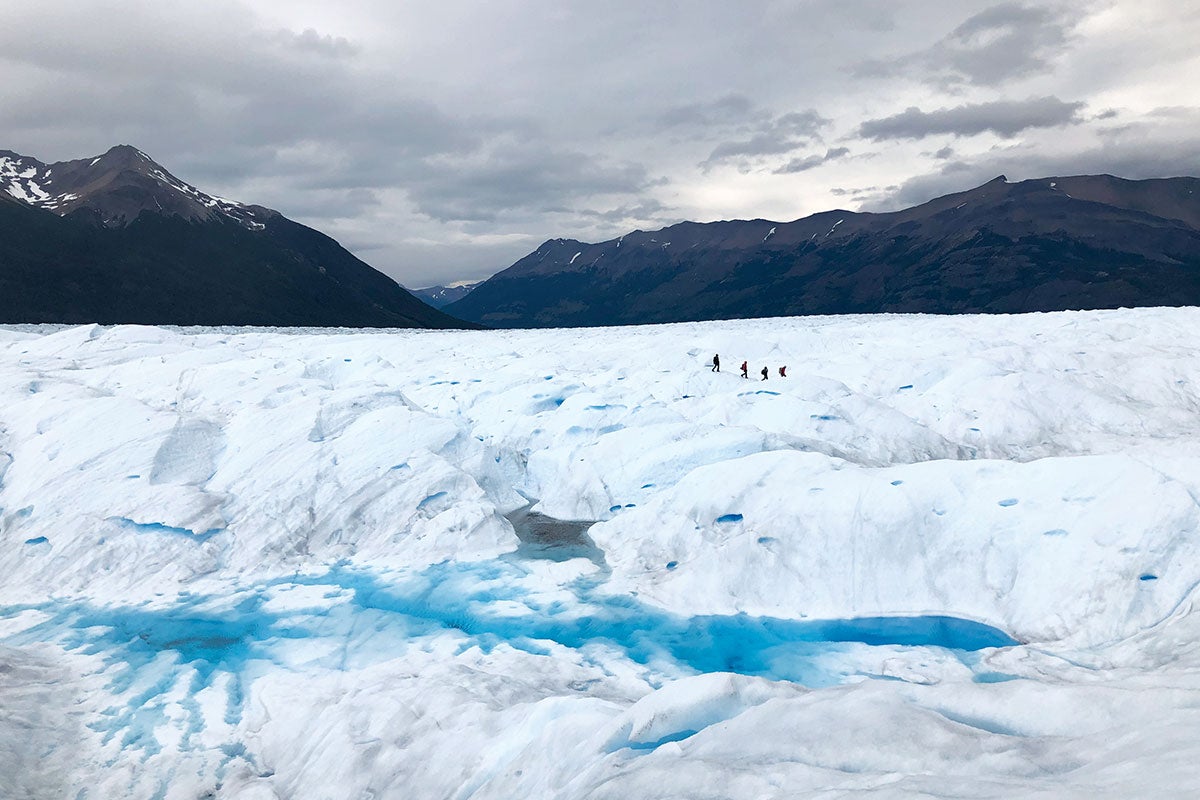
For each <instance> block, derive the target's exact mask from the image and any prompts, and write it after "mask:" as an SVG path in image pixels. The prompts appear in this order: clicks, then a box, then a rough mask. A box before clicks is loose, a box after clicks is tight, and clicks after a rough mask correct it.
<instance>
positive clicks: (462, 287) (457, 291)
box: [411, 281, 483, 308]
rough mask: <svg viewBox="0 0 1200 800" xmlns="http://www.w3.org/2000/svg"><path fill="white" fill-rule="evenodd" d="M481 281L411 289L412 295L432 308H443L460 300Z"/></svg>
mask: <svg viewBox="0 0 1200 800" xmlns="http://www.w3.org/2000/svg"><path fill="white" fill-rule="evenodd" d="M481 283H483V281H475V282H474V283H458V284H455V285H453V286H428V287H426V288H424V289H412V290H411V291H412V293H413V296H415V297H419V298H421V299H422V300H424V301H425V302H426V303H428V304H429V305H431V306H433V307H434V308H445V307H446V306H448V305H450V304H451V303H454V302H456V301H458V300H462V299H463V298H464V297H466V296H467V295H469V294H470V293H471V291H472V290H473V289H474V288H475V287H476V286H478V285H480V284H481Z"/></svg>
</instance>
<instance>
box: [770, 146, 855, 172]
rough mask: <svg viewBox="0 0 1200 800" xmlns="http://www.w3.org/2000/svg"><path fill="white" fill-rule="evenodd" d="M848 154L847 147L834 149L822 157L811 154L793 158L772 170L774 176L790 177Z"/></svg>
mask: <svg viewBox="0 0 1200 800" xmlns="http://www.w3.org/2000/svg"><path fill="white" fill-rule="evenodd" d="M849 154H850V148H848V147H834V148H831V149H829V150H826V151H825V154H824V155H819V154H813V155H811V156H806V157H805V158H793V159H792V160H791V161H789V162H788V163H786V164H784V165H783V166H782V167H779V168H778V169H775V170H772V171H773V172H774V173H775V174H776V175H790V174H792V173H796V172H807V171H808V170H810V169H815V168H816V167H819V166H821V165H822V164H825V163H826V162H829V161H835V160H837V159H839V158H842V157H843V156H846V155H849Z"/></svg>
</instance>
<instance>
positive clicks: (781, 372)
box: [779, 366, 787, 378]
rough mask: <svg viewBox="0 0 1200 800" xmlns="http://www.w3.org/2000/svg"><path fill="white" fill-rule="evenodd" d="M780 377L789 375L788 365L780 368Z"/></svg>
mask: <svg viewBox="0 0 1200 800" xmlns="http://www.w3.org/2000/svg"><path fill="white" fill-rule="evenodd" d="M779 377H781V378H786V377H787V367H786V366H783V367H780V368H779Z"/></svg>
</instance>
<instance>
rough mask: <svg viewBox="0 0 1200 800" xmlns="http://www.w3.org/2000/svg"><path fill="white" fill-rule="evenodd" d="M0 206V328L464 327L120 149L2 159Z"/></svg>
mask: <svg viewBox="0 0 1200 800" xmlns="http://www.w3.org/2000/svg"><path fill="white" fill-rule="evenodd" d="M0 198H4V202H2V203H0V322H64V323H77V322H79V323H81V322H103V323H144V324H176V325H285V326H348V327H427V328H453V327H464V323H462V322H460V321H459V320H456V319H454V318H452V317H449V316H447V315H445V314H443V313H441V312H439V311H436V310H434V309H433V308H431V307H430V306H428V305H426V304H424V303H422V302H421V301H419V300H417V299H416V298H414V297H413V296H412V295H410V294H409V293H408V292H407V291H405V290H404V289H403V288H402V287H400V286H399V285H398V284H397V283H396V282H395V281H393V280H392V279H391V278H388V277H387V276H385V275H383V274H382V273H379V272H377V271H376V270H374V269H372V268H371V267H370V266H368V265H367V264H365V263H363V262H362V261H360V260H359V259H357V258H356V257H354V255H352V254H351V253H349V252H348V251H347V250H345V249H344V248H342V247H341V246H340V245H339V244H338V243H337V242H335V241H334V240H333V239H331V238H329V237H328V236H325V235H324V234H321V233H319V232H317V231H315V230H312V229H311V228H307V227H305V226H303V225H300V224H299V223H296V222H293V221H292V220H289V219H287V218H286V217H284V216H283V215H281V214H279V213H278V212H275V211H271V210H270V209H266V208H263V207H261V206H245V205H241V204H238V203H233V202H231V201H227V200H222V199H219V198H214V197H211V196H209V195H206V194H204V193H203V192H200V191H199V190H198V189H196V188H195V187H192V186H189V185H188V184H185V183H183V182H182V181H179V180H178V179H177V178H174V177H173V176H171V175H170V174H169V173H167V172H166V171H165V170H164V169H162V168H161V167H159V166H158V165H157V164H155V163H154V162H153V161H151V160H150V159H149V158H148V157H147V156H145V154H143V153H141V152H140V151H138V150H136V149H134V148H132V147H127V146H121V147H116V148H113V149H112V150H110V151H109V152H108V153H106V154H105V155H103V156H98V157H96V158H94V159H80V160H77V161H68V162H62V163H59V164H51V165H45V164H41V162H37V161H36V160H34V159H28V158H25V157H22V156H17V155H15V154H13V153H10V152H0ZM468 327H474V326H470V325H468Z"/></svg>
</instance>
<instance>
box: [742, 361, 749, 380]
mask: <svg viewBox="0 0 1200 800" xmlns="http://www.w3.org/2000/svg"><path fill="white" fill-rule="evenodd" d="M749 370H750V365H749V364H748V363H747V362H745V361H743V362H742V377H743V378H749V377H750V372H749Z"/></svg>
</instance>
